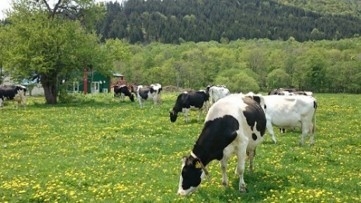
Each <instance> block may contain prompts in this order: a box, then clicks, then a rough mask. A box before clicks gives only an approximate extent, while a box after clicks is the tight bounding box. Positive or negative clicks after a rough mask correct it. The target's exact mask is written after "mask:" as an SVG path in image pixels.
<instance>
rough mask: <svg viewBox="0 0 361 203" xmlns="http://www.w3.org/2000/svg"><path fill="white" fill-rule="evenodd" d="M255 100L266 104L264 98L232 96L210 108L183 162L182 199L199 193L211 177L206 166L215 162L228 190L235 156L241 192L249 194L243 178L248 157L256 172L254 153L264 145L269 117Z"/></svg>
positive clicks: (251, 166)
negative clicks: (228, 175) (199, 188)
mask: <svg viewBox="0 0 361 203" xmlns="http://www.w3.org/2000/svg"><path fill="white" fill-rule="evenodd" d="M254 98H256V96H254ZM256 100H257V101H260V102H261V103H263V102H262V99H261V98H258V99H252V98H251V97H249V96H246V95H243V94H231V95H229V96H227V97H224V98H222V99H220V100H218V101H217V102H216V103H214V104H213V105H212V106H211V107H210V109H209V111H208V114H207V116H206V119H205V123H204V126H203V129H202V132H201V133H200V135H199V138H198V140H197V141H196V143H195V145H194V147H193V149H192V151H191V154H190V155H189V156H187V157H184V158H183V163H182V169H181V175H180V180H179V186H178V194H179V195H188V194H190V193H192V192H193V191H195V190H196V189H197V187H198V186H199V185H200V184H201V181H202V179H203V178H204V177H205V176H206V175H207V174H208V171H207V169H206V166H207V165H208V164H209V163H210V162H211V161H212V160H219V161H220V164H221V170H222V183H223V185H225V186H227V185H228V177H227V173H226V171H227V163H228V159H229V158H230V157H231V155H232V154H235V155H236V156H237V168H236V172H237V173H238V175H239V191H240V192H245V191H246V183H245V181H244V178H243V174H244V171H245V164H246V163H245V162H246V158H247V155H248V156H249V159H250V169H251V170H253V158H254V156H255V150H256V147H257V145H259V144H260V143H261V142H262V141H263V135H264V133H265V129H266V117H265V113H264V110H263V108H262V106H264V105H263V104H259V103H258V102H256Z"/></svg>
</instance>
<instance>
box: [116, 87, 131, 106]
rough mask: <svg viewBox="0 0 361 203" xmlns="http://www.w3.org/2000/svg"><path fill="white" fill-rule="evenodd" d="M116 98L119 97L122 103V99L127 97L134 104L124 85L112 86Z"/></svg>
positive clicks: (129, 92)
mask: <svg viewBox="0 0 361 203" xmlns="http://www.w3.org/2000/svg"><path fill="white" fill-rule="evenodd" d="M116 96H120V97H121V99H122V100H123V101H124V98H125V97H126V96H127V97H129V99H130V101H132V102H134V95H133V94H132V93H131V91H130V90H129V88H128V86H126V85H120V86H118V85H116V86H114V97H116Z"/></svg>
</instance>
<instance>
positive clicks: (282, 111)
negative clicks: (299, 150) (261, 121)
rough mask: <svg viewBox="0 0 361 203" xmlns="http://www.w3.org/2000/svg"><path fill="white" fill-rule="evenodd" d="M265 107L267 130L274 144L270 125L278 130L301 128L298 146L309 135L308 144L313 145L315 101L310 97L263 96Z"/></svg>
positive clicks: (274, 140)
mask: <svg viewBox="0 0 361 203" xmlns="http://www.w3.org/2000/svg"><path fill="white" fill-rule="evenodd" d="M264 101H265V104H266V106H267V108H266V110H265V112H266V118H267V130H268V132H269V133H270V134H271V136H272V140H273V142H274V143H276V138H275V135H274V132H273V127H272V125H275V126H277V127H280V128H293V127H299V126H301V130H302V134H301V140H300V144H301V145H303V143H304V137H305V136H306V135H307V134H310V143H311V144H313V143H314V129H315V126H316V118H315V116H316V115H315V113H316V108H317V103H316V99H315V98H313V97H310V96H304V95H295V96H278V95H268V96H264Z"/></svg>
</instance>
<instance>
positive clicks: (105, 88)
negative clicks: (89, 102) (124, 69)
mask: <svg viewBox="0 0 361 203" xmlns="http://www.w3.org/2000/svg"><path fill="white" fill-rule="evenodd" d="M119 81H124V75H122V74H120V73H113V74H112V76H111V77H109V76H105V75H104V74H101V73H99V72H97V71H84V76H83V80H82V81H75V82H73V85H72V88H71V90H70V91H71V92H84V93H108V92H111V91H112V89H113V88H112V86H113V85H115V84H118V83H119ZM85 88H86V91H84V89H85Z"/></svg>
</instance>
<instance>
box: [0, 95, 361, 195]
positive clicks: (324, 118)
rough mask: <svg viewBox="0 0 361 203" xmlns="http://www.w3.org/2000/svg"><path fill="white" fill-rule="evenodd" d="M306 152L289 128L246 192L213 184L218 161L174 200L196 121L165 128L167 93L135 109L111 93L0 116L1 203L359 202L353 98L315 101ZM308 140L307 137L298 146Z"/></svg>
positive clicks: (37, 102)
mask: <svg viewBox="0 0 361 203" xmlns="http://www.w3.org/2000/svg"><path fill="white" fill-rule="evenodd" d="M315 96H316V98H317V100H318V104H319V108H318V110H317V130H316V138H315V145H314V146H309V145H308V144H306V145H305V146H302V147H300V146H298V141H299V134H300V132H299V131H298V130H296V131H289V132H287V133H286V134H282V135H281V134H280V133H279V132H278V130H277V129H276V128H275V132H276V137H277V139H278V143H277V144H273V143H272V142H271V139H270V136H269V135H268V134H267V137H266V140H265V142H264V143H263V144H261V145H260V146H259V147H258V149H257V156H256V159H255V172H254V173H253V174H250V173H249V172H248V171H247V173H246V175H245V181H246V183H247V184H248V193H245V194H240V193H239V192H238V178H237V177H236V175H235V174H234V169H235V163H236V160H235V158H233V159H232V160H231V162H230V165H229V170H228V174H229V179H230V187H229V188H224V187H223V186H222V185H221V174H220V169H219V163H218V162H216V161H214V162H211V163H210V164H209V165H208V166H207V168H208V170H209V172H210V174H211V176H210V177H208V179H207V180H206V181H205V182H203V183H202V184H201V188H200V189H199V190H198V191H196V192H195V193H194V194H192V195H191V196H189V197H179V196H177V195H176V192H177V189H178V179H179V172H180V164H181V161H180V160H181V157H182V156H184V155H188V154H189V152H190V150H191V148H192V146H193V144H194V142H195V140H196V139H197V137H198V135H199V132H200V130H201V128H202V121H200V122H198V121H197V114H196V112H192V114H191V118H192V122H190V123H187V124H186V123H185V122H184V118H183V116H182V115H181V116H180V117H179V118H178V120H177V122H176V123H171V122H170V121H169V117H168V116H169V114H168V111H169V109H170V108H171V107H172V106H173V104H174V101H175V98H176V94H174V93H166V94H164V95H163V103H162V105H160V106H153V105H152V104H150V103H149V102H148V103H146V104H145V107H144V108H142V109H141V108H139V105H138V103H136V102H134V103H131V102H130V101H129V100H128V99H127V100H126V101H125V102H119V99H115V98H112V95H111V94H99V95H87V96H86V97H82V98H80V97H78V102H75V103H73V104H71V105H57V106H48V105H44V104H42V103H43V98H37V97H30V98H28V106H27V107H26V108H25V109H23V108H19V109H15V108H14V105H13V104H12V103H7V105H6V106H5V107H3V108H2V109H0V114H1V118H0V144H1V145H0V202H360V201H361V160H360V157H361V148H360V146H361V137H360V135H361V123H360V121H361V119H360V118H361V95H349V94H316V95H315ZM307 141H308V139H307Z"/></svg>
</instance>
